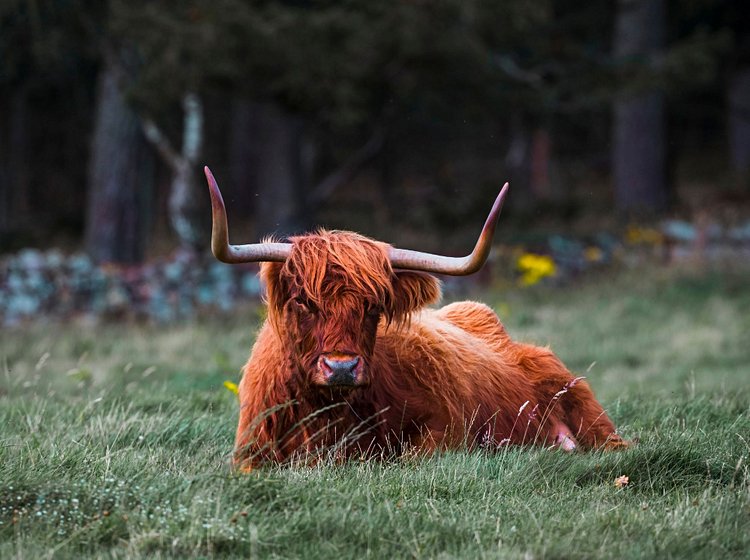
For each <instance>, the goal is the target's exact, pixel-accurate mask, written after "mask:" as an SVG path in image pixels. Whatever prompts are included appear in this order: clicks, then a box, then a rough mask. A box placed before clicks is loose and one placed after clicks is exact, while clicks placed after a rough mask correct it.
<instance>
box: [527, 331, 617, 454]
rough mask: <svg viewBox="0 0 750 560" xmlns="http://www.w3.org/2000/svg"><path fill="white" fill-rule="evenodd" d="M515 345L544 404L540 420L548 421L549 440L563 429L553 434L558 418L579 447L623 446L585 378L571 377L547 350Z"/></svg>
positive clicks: (614, 447)
mask: <svg viewBox="0 0 750 560" xmlns="http://www.w3.org/2000/svg"><path fill="white" fill-rule="evenodd" d="M519 346H523V349H522V351H521V352H520V354H521V357H520V361H521V362H522V365H523V368H524V371H525V372H527V374H528V375H529V376H530V378H531V379H532V382H533V383H534V384H535V386H536V391H537V394H538V395H539V402H540V403H546V404H544V405H541V406H540V408H542V410H541V413H542V414H543V415H544V420H546V421H549V422H552V432H551V434H550V435H551V436H552V437H551V438H550V439H551V440H552V441H553V442H554V441H556V440H557V437H558V436H559V435H560V434H561V433H563V432H564V431H565V430H564V428H560V430H557V433H556V426H555V422H558V421H559V422H560V423H561V424H562V426H564V427H567V428H568V431H570V432H571V433H572V434H573V436H574V438H575V440H576V441H577V442H578V443H579V444H580V446H581V447H584V448H604V449H618V448H623V447H627V445H628V444H627V442H626V441H624V440H623V439H622V438H621V437H620V436H619V435H617V433H616V431H615V426H614V424H613V423H612V421H611V420H610V419H609V416H607V413H606V412H605V411H604V408H602V405H601V404H599V401H597V400H596V397H595V396H594V392H593V391H592V390H591V387H590V386H589V384H588V383H586V381H584V380H583V379H582V378H580V377H573V375H572V374H571V373H570V372H569V371H568V370H567V368H566V367H565V366H564V365H563V363H562V362H561V361H560V360H559V359H558V358H557V356H555V355H554V354H553V353H552V352H551V351H550V350H548V349H546V348H539V347H536V346H527V345H519ZM563 435H564V434H563ZM563 439H564V438H563Z"/></svg>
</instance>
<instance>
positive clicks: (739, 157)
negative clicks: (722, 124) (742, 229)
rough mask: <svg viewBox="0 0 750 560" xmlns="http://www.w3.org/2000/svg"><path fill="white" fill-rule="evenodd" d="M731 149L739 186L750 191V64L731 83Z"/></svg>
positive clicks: (736, 181) (734, 76)
mask: <svg viewBox="0 0 750 560" xmlns="http://www.w3.org/2000/svg"><path fill="white" fill-rule="evenodd" d="M728 111H729V119H728V120H729V151H730V157H731V165H732V173H733V175H734V177H735V183H736V185H737V187H738V188H739V189H740V190H742V191H745V192H750V66H744V67H742V68H739V69H737V70H736V71H735V73H734V75H733V76H732V79H731V81H730V83H729V103H728Z"/></svg>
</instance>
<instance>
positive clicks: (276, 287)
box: [260, 262, 287, 311]
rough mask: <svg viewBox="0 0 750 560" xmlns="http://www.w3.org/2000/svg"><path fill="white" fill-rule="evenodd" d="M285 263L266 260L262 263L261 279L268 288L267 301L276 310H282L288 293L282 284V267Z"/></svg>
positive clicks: (266, 288)
mask: <svg viewBox="0 0 750 560" xmlns="http://www.w3.org/2000/svg"><path fill="white" fill-rule="evenodd" d="M283 266H284V265H283V263H277V262H264V263H262V264H261V265H260V281H261V283H262V284H263V286H264V287H265V290H266V302H268V306H269V307H270V308H272V309H274V310H278V311H281V308H282V307H283V306H284V302H285V301H286V299H287V295H286V294H285V293H284V292H285V290H284V287H283V286H282V285H281V284H282V282H281V268H282V267H283Z"/></svg>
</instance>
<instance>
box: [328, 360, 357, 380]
mask: <svg viewBox="0 0 750 560" xmlns="http://www.w3.org/2000/svg"><path fill="white" fill-rule="evenodd" d="M320 364H321V369H322V370H323V372H324V374H325V377H326V381H327V382H328V384H330V385H354V384H355V383H356V381H357V366H358V365H359V356H354V357H353V358H350V357H346V358H340V357H331V356H321V360H320Z"/></svg>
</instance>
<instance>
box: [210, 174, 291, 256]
mask: <svg viewBox="0 0 750 560" xmlns="http://www.w3.org/2000/svg"><path fill="white" fill-rule="evenodd" d="M203 172H204V173H205V174H206V180H207V181H208V190H209V192H210V193H211V214H212V216H213V226H212V228H211V251H213V253H214V256H215V257H216V258H217V259H219V260H220V261H222V262H225V263H230V264H236V263H249V262H261V261H274V262H284V261H285V260H286V258H287V257H288V256H289V251H290V249H291V245H290V244H289V243H252V244H250V245H230V244H229V226H228V224H227V210H226V208H225V207H224V199H223V198H222V197H221V191H219V185H217V184H216V179H214V176H213V174H212V173H211V170H210V169H209V168H208V167H204V168H203Z"/></svg>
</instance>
